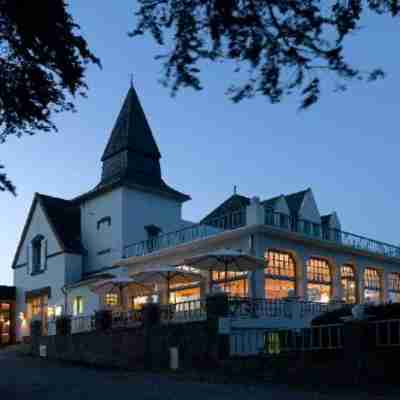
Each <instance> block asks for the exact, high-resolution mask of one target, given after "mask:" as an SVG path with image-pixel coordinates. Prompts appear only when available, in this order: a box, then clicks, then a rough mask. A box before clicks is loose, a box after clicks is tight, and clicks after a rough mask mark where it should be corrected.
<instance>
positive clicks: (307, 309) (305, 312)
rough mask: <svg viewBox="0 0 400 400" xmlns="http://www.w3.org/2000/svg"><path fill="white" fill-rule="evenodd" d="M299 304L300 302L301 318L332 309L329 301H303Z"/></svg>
mask: <svg viewBox="0 0 400 400" xmlns="http://www.w3.org/2000/svg"><path fill="white" fill-rule="evenodd" d="M299 304H300V318H307V317H310V316H317V315H320V314H323V313H325V312H327V311H329V310H330V309H331V305H330V304H329V303H318V302H315V301H301V302H299Z"/></svg>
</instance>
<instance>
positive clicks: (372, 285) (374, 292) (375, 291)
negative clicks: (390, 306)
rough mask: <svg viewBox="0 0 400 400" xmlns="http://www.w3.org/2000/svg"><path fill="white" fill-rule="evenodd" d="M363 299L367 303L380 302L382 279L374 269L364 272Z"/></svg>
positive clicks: (367, 269) (366, 269)
mask: <svg viewBox="0 0 400 400" xmlns="http://www.w3.org/2000/svg"><path fill="white" fill-rule="evenodd" d="M364 299H365V301H366V302H367V303H376V304H377V303H380V302H381V300H382V277H381V273H380V272H379V271H378V270H377V269H375V268H365V270H364Z"/></svg>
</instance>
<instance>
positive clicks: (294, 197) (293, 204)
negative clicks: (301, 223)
mask: <svg viewBox="0 0 400 400" xmlns="http://www.w3.org/2000/svg"><path fill="white" fill-rule="evenodd" d="M309 190H310V189H306V190H302V191H301V192H297V193H292V194H288V195H286V196H285V198H286V201H287V204H288V207H289V210H290V213H291V214H292V215H297V214H298V213H299V211H300V208H301V205H302V203H303V200H304V196H305V195H306V193H307V192H308V191H309Z"/></svg>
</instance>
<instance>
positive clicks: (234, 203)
mask: <svg viewBox="0 0 400 400" xmlns="http://www.w3.org/2000/svg"><path fill="white" fill-rule="evenodd" d="M249 204H250V199H249V198H248V197H246V196H242V195H240V194H234V195H232V196H231V197H229V199H227V200H225V201H224V202H223V203H222V204H220V205H219V206H218V207H217V208H215V209H214V210H213V211H211V212H210V213H209V214H208V215H207V216H206V217H204V218H203V219H202V220H201V222H200V223H202V224H203V223H207V221H208V220H209V219H213V218H217V217H220V216H222V215H225V214H228V213H230V212H232V211H236V210H239V209H241V208H243V207H247V206H248V205H249Z"/></svg>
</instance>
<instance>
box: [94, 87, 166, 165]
mask: <svg viewBox="0 0 400 400" xmlns="http://www.w3.org/2000/svg"><path fill="white" fill-rule="evenodd" d="M124 150H131V151H134V152H136V153H140V154H143V155H145V156H147V157H154V158H157V159H159V158H160V157H161V154H160V151H159V150H158V146H157V143H156V142H155V140H154V137H153V134H152V132H151V129H150V126H149V124H148V122H147V119H146V116H145V114H144V111H143V108H142V106H141V104H140V101H139V98H138V95H137V93H136V91H135V89H134V87H133V85H131V86H130V88H129V91H128V93H127V95H126V97H125V101H124V104H123V105H122V108H121V111H120V113H119V115H118V118H117V120H116V122H115V125H114V128H113V130H112V132H111V136H110V139H109V141H108V143H107V146H106V148H105V150H104V153H103V156H102V157H101V161H105V160H106V159H108V158H110V157H112V156H113V155H115V154H116V153H119V152H121V151H124Z"/></svg>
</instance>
